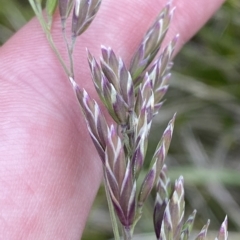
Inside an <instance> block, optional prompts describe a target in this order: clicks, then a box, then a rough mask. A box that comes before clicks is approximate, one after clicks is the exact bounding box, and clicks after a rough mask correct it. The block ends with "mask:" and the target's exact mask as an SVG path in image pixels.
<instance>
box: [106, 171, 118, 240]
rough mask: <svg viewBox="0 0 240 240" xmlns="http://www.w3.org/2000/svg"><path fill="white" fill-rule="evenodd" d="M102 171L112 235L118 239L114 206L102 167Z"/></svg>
mask: <svg viewBox="0 0 240 240" xmlns="http://www.w3.org/2000/svg"><path fill="white" fill-rule="evenodd" d="M103 172H104V187H105V192H106V197H107V203H108V209H109V214H110V219H111V222H112V228H113V235H114V239H115V240H120V235H119V231H118V224H117V218H116V215H115V211H114V208H113V204H112V200H111V197H110V194H109V190H108V188H107V179H106V172H105V169H103Z"/></svg>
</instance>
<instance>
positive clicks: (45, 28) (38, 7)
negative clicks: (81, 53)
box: [29, 0, 73, 77]
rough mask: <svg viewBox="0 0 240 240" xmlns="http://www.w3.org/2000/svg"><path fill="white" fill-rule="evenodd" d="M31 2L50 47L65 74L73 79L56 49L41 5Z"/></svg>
mask: <svg viewBox="0 0 240 240" xmlns="http://www.w3.org/2000/svg"><path fill="white" fill-rule="evenodd" d="M29 2H30V4H31V6H32V9H33V11H34V12H35V15H36V16H37V18H38V20H39V22H40V24H41V26H42V28H43V31H44V32H45V34H46V37H47V40H48V42H49V45H50V47H51V48H52V50H53V51H54V53H55V54H56V56H57V58H58V59H59V62H60V63H61V65H62V67H63V69H64V71H65V73H66V74H67V76H68V77H73V76H72V75H71V71H69V69H68V67H67V66H66V64H65V62H64V60H63V58H62V56H61V55H60V53H59V51H58V49H57V48H56V46H55V44H54V42H53V39H52V35H51V33H50V30H49V27H48V25H47V24H46V22H45V19H44V17H43V15H42V9H41V5H40V4H39V3H37V5H36V4H35V2H34V0H29Z"/></svg>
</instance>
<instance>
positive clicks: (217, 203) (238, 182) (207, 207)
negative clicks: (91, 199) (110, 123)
mask: <svg viewBox="0 0 240 240" xmlns="http://www.w3.org/2000/svg"><path fill="white" fill-rule="evenodd" d="M32 16H33V12H32V10H31V8H30V7H29V4H28V1H27V0H8V1H7V0H0V44H1V45H2V44H3V43H4V42H5V41H6V40H7V39H8V38H9V37H10V36H11V35H12V34H13V33H14V32H15V31H17V30H18V29H19V28H20V27H21V26H23V25H24V24H25V23H26V22H27V21H28V20H29V19H30V18H31V17H32ZM166 99H167V101H166V103H165V104H164V106H163V107H162V109H161V111H160V114H159V115H158V116H157V117H156V119H155V122H154V126H153V130H152V134H151V138H150V144H149V151H148V154H149V156H151V154H152V153H153V151H154V148H155V146H156V144H157V141H158V140H159V138H160V137H161V134H162V132H163V130H164V127H165V126H166V124H167V122H168V120H169V119H170V118H171V117H172V115H173V114H174V113H175V112H177V120H176V124H175V131H174V137H173V141H172V144H171V147H170V152H169V155H168V158H167V161H166V163H167V165H168V168H169V175H170V176H171V179H172V181H173V182H174V181H175V179H176V178H178V176H179V175H183V176H184V179H185V189H186V202H187V209H186V212H187V213H190V212H191V211H192V210H193V209H197V210H198V214H197V219H196V222H195V228H196V229H200V228H201V227H202V226H203V224H204V223H205V222H206V221H207V219H209V218H210V219H211V225H210V229H215V230H217V229H218V228H219V226H220V224H221V222H222V221H223V219H224V217H225V215H226V214H227V215H228V217H229V230H230V231H239V232H240V1H239V0H232V1H230V0H229V1H227V2H226V3H225V4H224V5H223V6H222V8H221V9H220V10H219V11H218V12H217V13H216V14H215V15H214V16H213V18H212V19H211V20H210V21H209V22H208V23H207V24H206V26H205V27H204V28H203V29H202V30H201V31H200V32H199V33H198V34H197V35H196V36H195V37H194V38H193V39H192V40H191V41H190V42H189V43H188V44H187V45H186V46H185V47H184V48H183V49H182V51H181V52H180V54H178V56H177V57H176V58H175V65H174V72H173V77H172V80H171V84H170V89H169V91H168V93H167V95H166ZM104 194H105V193H104V189H103V188H100V190H99V193H98V196H97V199H96V201H95V203H94V206H93V209H92V211H91V213H90V216H89V220H88V223H87V225H86V229H85V232H84V235H83V237H82V239H83V240H89V239H90V240H91V239H93V240H94V239H98V240H101V239H108V238H111V237H112V232H111V224H110V219H109V215H108V210H107V206H106V199H105V195H104ZM153 204H154V198H153V197H152V198H150V199H149V201H148V202H147V204H146V207H145V209H144V214H143V218H142V220H141V221H140V223H139V224H138V226H137V228H136V232H139V233H141V232H152V231H153V227H152V208H153ZM230 239H231V235H230ZM239 239H240V237H239Z"/></svg>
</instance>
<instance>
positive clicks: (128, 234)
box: [123, 226, 132, 240]
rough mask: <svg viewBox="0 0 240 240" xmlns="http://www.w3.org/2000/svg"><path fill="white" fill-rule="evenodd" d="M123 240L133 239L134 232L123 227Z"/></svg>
mask: <svg viewBox="0 0 240 240" xmlns="http://www.w3.org/2000/svg"><path fill="white" fill-rule="evenodd" d="M123 239H124V240H131V239H132V231H131V228H130V227H125V226H123Z"/></svg>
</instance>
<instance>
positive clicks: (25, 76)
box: [0, 0, 224, 240]
mask: <svg viewBox="0 0 240 240" xmlns="http://www.w3.org/2000/svg"><path fill="white" fill-rule="evenodd" d="M223 2H224V1H223V0H210V1H209V0H194V1H186V0H175V1H174V2H173V5H175V6H176V11H175V15H174V19H173V22H172V24H171V27H170V31H169V34H168V35H167V41H168V40H170V39H172V38H173V37H174V36H175V35H176V34H177V33H179V34H180V38H179V41H178V45H177V51H179V50H180V48H181V47H182V46H183V45H184V44H185V43H186V42H187V41H188V40H189V38H191V37H192V36H193V35H194V34H195V33H196V32H197V31H198V30H199V28H200V27H202V26H203V24H204V23H205V22H206V21H207V20H208V19H209V18H210V17H211V16H212V15H213V13H214V12H215V11H216V10H217V9H218V8H219V7H220V6H221V4H222V3H223ZM165 3H166V1H165V0H164V1H163V0H148V1H146V0H131V1H129V0H121V1H111V0H103V3H102V6H101V9H100V11H99V14H98V16H97V17H96V19H95V20H94V22H93V24H92V25H91V26H90V28H89V29H88V30H87V31H86V32H85V33H84V34H83V35H82V36H81V37H80V38H79V39H78V41H77V46H76V49H75V55H74V56H75V75H76V81H77V83H78V84H79V85H80V86H82V87H85V88H86V89H87V91H88V92H89V93H90V95H91V96H92V97H96V93H95V90H94V88H93V84H92V82H91V79H90V72H89V68H88V66H87V61H86V51H85V48H86V47H87V48H88V49H89V50H90V51H91V52H92V54H93V55H95V56H99V55H100V45H101V44H103V45H106V46H111V47H112V48H113V50H114V51H115V52H116V54H117V55H120V56H121V57H122V58H123V59H124V60H125V61H126V63H129V60H130V57H131V55H132V54H133V52H134V51H135V49H136V47H137V45H138V44H139V42H140V40H141V38H142V36H143V34H144V32H145V31H146V30H147V28H148V27H149V26H150V24H151V23H152V21H153V20H154V18H155V16H156V15H157V14H158V12H159V11H160V10H161V8H162V6H163V5H164V4H165ZM58 20H59V19H58V17H56V19H55V24H54V39H55V41H56V42H57V45H58V47H59V48H60V51H61V52H62V53H63V54H64V56H65V57H66V54H65V53H64V52H65V46H64V43H63V41H62V36H61V32H60V27H59V21H58ZM65 59H67V58H65ZM0 113H1V114H0V153H1V154H0V206H1V208H0V239H8V240H12V239H58V240H61V239H63V240H66V239H79V238H80V236H81V234H82V232H83V230H84V227H85V222H86V219H87V216H88V213H89V210H90V208H91V205H92V202H93V200H94V198H95V195H96V192H97V190H98V187H99V184H100V183H101V179H102V166H101V161H100V159H99V158H98V155H97V153H96V151H95V149H94V146H93V144H92V142H91V139H90V138H89V136H88V132H87V131H86V125H85V122H84V120H83V117H82V114H81V111H80V108H79V104H78V103H77V100H76V97H75V96H74V93H73V90H72V89H71V85H70V84H69V82H68V80H67V77H66V75H65V73H64V71H63V70H62V68H61V66H60V64H59V62H58V60H57V58H56V57H55V55H54V54H53V52H52V51H51V49H50V47H49V45H48V43H47V41H46V39H45V36H44V34H43V32H42V30H41V28H40V26H39V23H38V22H37V20H36V19H34V20H32V21H31V22H30V23H28V24H27V25H26V26H25V27H23V28H22V29H21V30H20V31H19V32H18V33H16V34H15V35H14V36H13V37H12V38H11V39H10V40H9V41H8V42H7V43H6V44H5V45H4V46H3V47H2V48H0ZM159 137H160V136H159Z"/></svg>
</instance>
